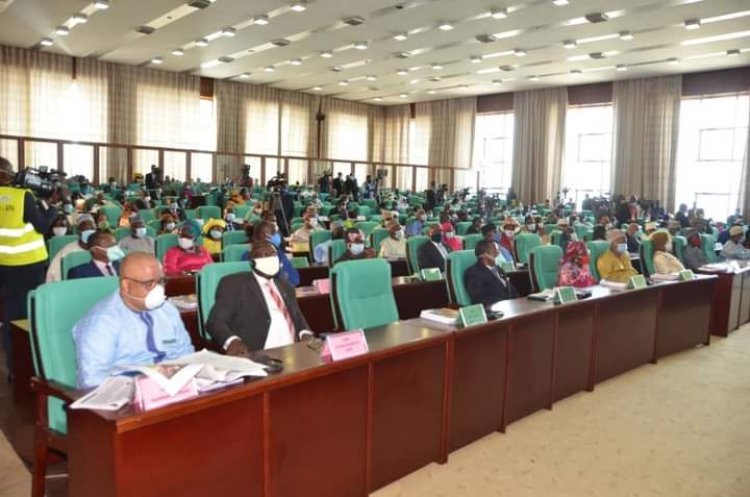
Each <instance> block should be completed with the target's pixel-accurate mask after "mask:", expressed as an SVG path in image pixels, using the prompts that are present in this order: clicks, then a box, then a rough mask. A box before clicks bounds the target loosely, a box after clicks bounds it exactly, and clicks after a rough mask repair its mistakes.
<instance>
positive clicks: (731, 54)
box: [727, 48, 740, 57]
mask: <svg viewBox="0 0 750 497" xmlns="http://www.w3.org/2000/svg"><path fill="white" fill-rule="evenodd" d="M727 55H728V56H729V57H738V56H739V55H740V51H739V49H736V48H735V49H732V50H727Z"/></svg>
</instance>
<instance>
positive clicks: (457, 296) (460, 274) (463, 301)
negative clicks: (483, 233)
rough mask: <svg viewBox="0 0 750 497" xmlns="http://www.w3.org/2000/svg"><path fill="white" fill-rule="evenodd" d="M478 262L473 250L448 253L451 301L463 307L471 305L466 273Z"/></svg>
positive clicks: (447, 272) (447, 282) (447, 273)
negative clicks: (465, 280)
mask: <svg viewBox="0 0 750 497" xmlns="http://www.w3.org/2000/svg"><path fill="white" fill-rule="evenodd" d="M476 262H477V257H476V255H474V251H473V250H458V251H456V252H451V253H450V254H448V262H447V269H446V275H447V277H446V278H445V281H446V284H447V285H448V295H450V299H451V302H453V303H454V304H458V305H460V306H461V307H464V306H467V305H471V298H469V292H467V291H466V285H465V284H464V273H465V272H466V270H467V269H468V268H469V267H471V266H473V265H474V264H476Z"/></svg>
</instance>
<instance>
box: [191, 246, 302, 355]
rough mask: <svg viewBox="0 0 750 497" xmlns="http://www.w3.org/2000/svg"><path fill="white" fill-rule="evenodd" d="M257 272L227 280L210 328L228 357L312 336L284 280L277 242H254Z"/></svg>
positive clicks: (218, 295)
mask: <svg viewBox="0 0 750 497" xmlns="http://www.w3.org/2000/svg"><path fill="white" fill-rule="evenodd" d="M250 260H251V261H252V263H253V266H254V267H253V271H252V272H246V273H244V272H243V273H238V274H232V275H229V276H225V277H224V278H222V280H221V282H220V283H219V288H218V289H217V290H216V303H215V304H214V307H213V309H211V313H210V314H209V316H208V322H207V323H206V328H207V329H208V332H209V333H210V334H211V336H212V337H213V339H214V341H215V342H216V343H217V344H219V346H221V347H223V348H224V350H225V351H226V352H227V354H229V355H245V354H247V353H248V352H251V351H255V350H263V349H270V348H275V347H283V346H284V345H289V344H292V343H294V342H297V341H299V340H302V339H307V338H312V337H313V334H312V332H311V331H309V329H310V326H309V325H308V324H307V321H306V320H305V317H304V316H303V315H302V311H300V309H299V306H298V305H297V297H296V296H295V293H294V287H292V286H291V285H290V284H289V283H288V282H287V281H286V280H285V279H283V278H279V277H278V274H279V269H280V263H279V258H278V256H277V254H276V249H275V248H274V246H273V245H271V244H270V243H267V242H254V243H253V248H252V250H251V251H250Z"/></svg>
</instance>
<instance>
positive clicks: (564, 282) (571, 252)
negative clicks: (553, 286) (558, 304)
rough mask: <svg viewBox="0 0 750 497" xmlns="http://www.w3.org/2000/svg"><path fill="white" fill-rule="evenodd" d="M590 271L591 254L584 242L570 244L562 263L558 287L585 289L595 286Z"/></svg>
mask: <svg viewBox="0 0 750 497" xmlns="http://www.w3.org/2000/svg"><path fill="white" fill-rule="evenodd" d="M595 284H596V282H595V281H594V278H593V276H591V272H590V271H589V253H588V251H587V250H586V244H585V243H584V242H574V241H571V242H568V246H567V248H566V249H565V254H563V258H562V260H561V261H560V276H559V278H558V281H557V285H558V286H573V287H577V288H584V287H587V286H592V285H595Z"/></svg>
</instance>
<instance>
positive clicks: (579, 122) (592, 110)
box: [562, 104, 614, 206]
mask: <svg viewBox="0 0 750 497" xmlns="http://www.w3.org/2000/svg"><path fill="white" fill-rule="evenodd" d="M613 115H614V112H613V106H612V105H611V104H607V105H591V106H580V107H569V108H568V112H567V116H566V121H565V155H564V157H563V167H562V188H563V189H565V188H567V189H568V195H567V196H568V198H572V199H573V201H574V202H575V203H576V205H579V206H580V205H581V203H582V202H583V199H584V198H585V196H586V194H588V195H589V196H591V197H595V196H600V195H603V194H608V193H609V192H610V183H611V178H612V125H613Z"/></svg>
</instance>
